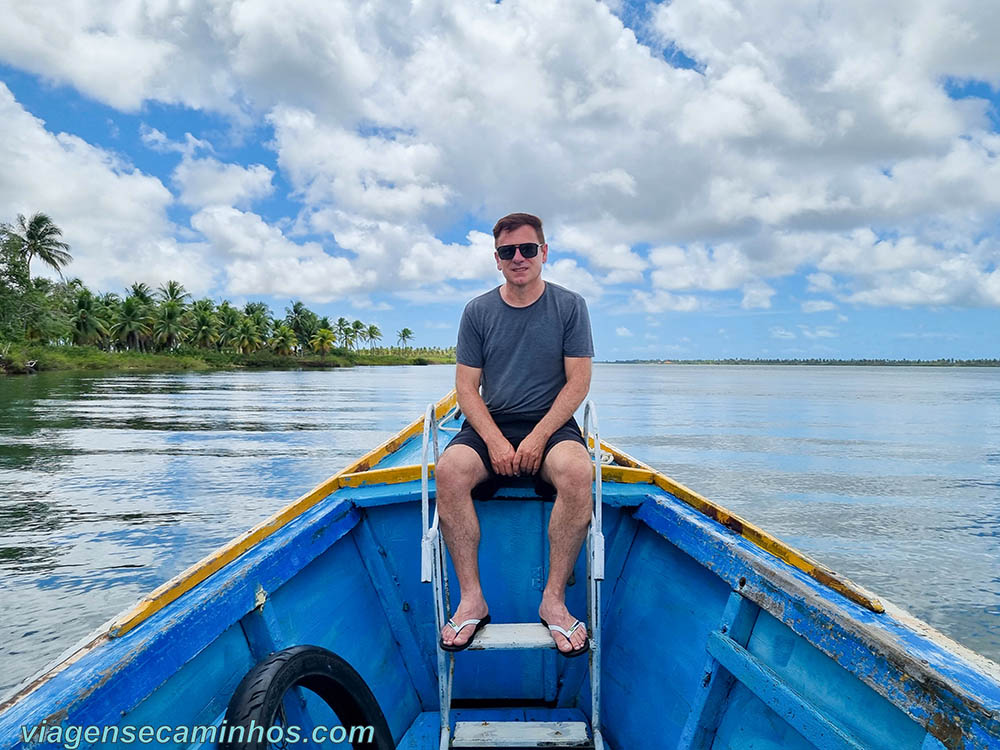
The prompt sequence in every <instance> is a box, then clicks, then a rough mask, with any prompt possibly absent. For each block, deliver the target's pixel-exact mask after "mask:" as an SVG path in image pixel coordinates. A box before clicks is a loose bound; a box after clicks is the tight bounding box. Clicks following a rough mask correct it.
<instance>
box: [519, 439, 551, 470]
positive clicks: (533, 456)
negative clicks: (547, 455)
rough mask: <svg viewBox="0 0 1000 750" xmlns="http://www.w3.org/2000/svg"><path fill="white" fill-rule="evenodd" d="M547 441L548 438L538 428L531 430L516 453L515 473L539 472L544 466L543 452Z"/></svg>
mask: <svg viewBox="0 0 1000 750" xmlns="http://www.w3.org/2000/svg"><path fill="white" fill-rule="evenodd" d="M547 442H548V438H547V437H545V436H544V435H542V434H540V433H539V432H538V431H537V430H532V431H531V432H529V433H528V436H527V437H526V438H525V439H524V440H522V441H521V444H520V445H519V446H518V447H517V453H516V454H514V473H515V474H535V473H537V472H538V470H539V469H540V468H541V467H542V453H543V452H544V451H545V444H546V443H547Z"/></svg>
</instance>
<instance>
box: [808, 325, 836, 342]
mask: <svg viewBox="0 0 1000 750" xmlns="http://www.w3.org/2000/svg"><path fill="white" fill-rule="evenodd" d="M799 331H801V332H802V335H803V336H805V337H806V338H807V339H831V338H835V337H836V335H837V332H836V330H835V329H833V328H831V327H830V326H816V327H815V328H810V327H809V326H803V325H800V326H799Z"/></svg>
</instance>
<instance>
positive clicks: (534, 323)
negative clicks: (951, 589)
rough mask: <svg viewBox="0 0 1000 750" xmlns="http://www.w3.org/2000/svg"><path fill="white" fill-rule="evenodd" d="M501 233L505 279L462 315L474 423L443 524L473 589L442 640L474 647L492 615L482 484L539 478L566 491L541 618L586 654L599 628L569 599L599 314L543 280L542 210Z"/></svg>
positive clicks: (452, 448) (442, 504)
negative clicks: (584, 406)
mask: <svg viewBox="0 0 1000 750" xmlns="http://www.w3.org/2000/svg"><path fill="white" fill-rule="evenodd" d="M493 238H494V241H495V248H496V252H495V253H494V257H495V259H496V263H497V269H498V270H499V271H500V272H501V273H502V274H503V277H504V283H503V284H502V285H501V286H499V287H497V288H496V289H493V290H492V291H490V292H487V293H486V294H484V295H481V296H479V297H476V298H475V299H473V300H472V301H471V302H469V304H468V305H467V306H466V308H465V312H464V313H463V314H462V322H461V324H460V326H459V331H458V347H457V355H456V358H457V360H458V364H457V366H456V372H455V388H456V390H457V392H458V404H459V406H460V407H461V409H462V413H463V414H464V415H465V420H466V421H465V425H464V426H463V428H462V430H461V431H460V432H459V433H458V434H457V435H456V436H455V437H454V438H453V439H452V441H451V443H450V444H449V445H448V447H447V449H446V450H445V451H444V453H443V454H442V455H441V457H440V459H439V461H438V464H437V467H436V470H435V476H436V482H437V507H438V513H439V516H440V521H441V531H442V533H443V534H444V539H445V542H446V543H447V545H448V550H449V551H450V553H451V558H452V562H453V563H454V565H455V572H456V573H457V575H458V583H459V586H460V587H461V601H460V602H459V605H458V608H457V609H456V610H455V612H454V615H453V616H452V619H451V621H449V623H448V624H447V625H445V627H444V629H443V630H442V631H441V646H442V648H444V649H446V650H449V651H459V650H462V649H463V648H465V647H466V646H467V645H468V644H469V641H470V640H471V639H472V637H473V636H474V635H475V633H476V631H478V630H479V629H480V628H481V627H483V626H484V625H485V624H486V623H487V622H489V607H488V605H487V603H486V599H485V597H484V595H483V591H482V588H481V587H480V582H479V560H478V551H479V537H480V533H479V519H478V517H477V516H476V510H475V507H474V506H473V503H472V497H471V492H472V488H473V487H475V486H476V485H477V484H479V483H480V482H482V481H484V480H486V479H488V478H491V477H494V476H498V475H499V476H518V475H527V474H532V475H534V474H538V475H539V476H540V477H541V478H542V479H543V480H545V481H546V482H548V483H549V484H551V485H552V486H553V487H555V489H556V499H555V503H554V505H553V508H552V515H551V518H550V521H549V577H548V581H547V582H546V584H545V589H544V591H543V592H542V601H541V604H540V606H539V607H538V616H539V618H540V619H541V621H542V623H543V624H544V625H547V626H548V627H549V630H550V631H551V633H552V637H553V639H554V640H555V642H556V646H557V647H558V649H559V651H560V652H561V653H562V654H564V655H566V656H577V655H579V654H582V653H584V652H585V651H586V650H587V646H588V640H587V628H586V625H584V624H583V623H581V622H579V621H578V620H577V619H576V618H575V617H573V616H572V615H571V614H570V613H569V611H568V610H567V609H566V602H565V597H566V582H567V581H568V580H569V576H570V574H571V573H572V570H573V564H574V562H575V561H576V558H577V556H578V554H579V552H580V546H581V545H582V543H583V540H584V538H585V537H586V534H587V525H588V524H589V523H590V516H591V510H592V501H591V481H592V476H593V472H592V464H591V462H590V456H589V454H588V452H587V448H586V443H585V442H584V440H583V438H582V436H581V434H580V427H579V425H578V424H577V423H576V420H574V419H573V412H575V411H576V409H577V407H579V406H580V404H581V403H582V402H583V399H584V397H585V396H586V395H587V391H588V390H589V389H590V365H591V358H592V357H593V356H594V345H593V341H592V339H591V333H590V318H589V316H588V313H587V305H586V303H585V302H584V300H583V297H581V296H580V295H579V294H576V293H575V292H571V291H569V290H567V289H564V288H563V287H561V286H557V285H556V284H552V283H548V282H545V281H543V280H542V276H541V273H542V265H543V264H544V263H545V261H546V259H547V258H548V250H549V249H548V245H546V244H545V236H544V234H543V232H542V222H541V220H540V219H539V218H538V217H536V216H532V215H531V214H523V213H516V214H510V215H509V216H505V217H504V218H502V219H500V221H498V222H497V224H496V226H495V227H493ZM480 384H482V390H483V392H482V395H480V393H479V387H480Z"/></svg>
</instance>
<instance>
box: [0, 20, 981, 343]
mask: <svg viewBox="0 0 1000 750" xmlns="http://www.w3.org/2000/svg"><path fill="white" fill-rule="evenodd" d="M991 6H992V3H984V2H979V1H978V0H964V1H963V0H934V1H933V2H928V1H926V0H883V1H882V2H878V3H872V2H870V1H869V0H838V1H837V2H830V1H829V0H756V1H755V2H753V3H749V2H735V0H674V2H670V3H667V2H664V3H660V4H657V3H652V2H651V3H647V4H644V3H626V2H621V0H607V1H606V2H596V1H595V0H503V2H500V3H494V2H488V1H486V0H459V1H457V2H456V0H418V1H414V2H398V1H397V2H392V1H391V0H367V1H366V2H348V1H346V0H145V1H143V0H121V1H119V2H115V1H113V0H103V1H101V0H33V1H32V2H30V3H27V2H21V1H20V0H0V17H2V18H3V23H2V24H0V162H2V167H3V168H2V169H0V212H2V215H0V221H12V220H13V219H14V217H15V216H16V214H18V213H25V214H28V213H32V212H34V211H45V212H47V213H49V214H50V215H51V216H52V217H53V219H54V220H55V221H56V223H57V224H59V225H60V226H61V227H62V228H63V229H64V232H65V235H66V237H65V239H66V240H67V241H68V242H70V244H71V245H72V252H73V255H74V257H75V260H74V262H73V264H72V265H71V266H70V268H69V272H70V273H71V274H73V275H77V276H79V277H80V278H82V279H83V280H84V281H85V282H86V283H87V284H88V285H89V286H91V287H92V288H95V289H99V290H102V291H118V292H121V291H122V290H123V289H124V287H125V286H127V285H128V284H130V283H132V282H133V281H139V280H141V281H145V282H146V283H148V284H150V285H153V286H156V285H159V284H160V283H162V282H164V281H166V280H167V279H177V280H179V281H181V282H182V283H184V284H185V285H186V286H187V288H188V289H189V290H190V291H192V292H193V293H195V294H196V295H209V296H212V297H215V298H216V299H221V298H223V297H225V298H229V299H231V300H233V301H237V302H242V301H246V300H250V299H255V300H256V299H261V300H264V301H266V302H268V303H269V304H270V305H271V307H272V309H273V310H274V311H275V312H276V313H281V312H282V311H283V309H284V307H285V306H287V305H288V304H289V302H290V300H293V299H301V300H303V301H305V302H306V303H307V304H309V306H310V307H312V308H313V309H314V310H317V311H318V312H320V313H322V314H329V315H333V316H340V315H345V316H347V317H349V318H354V317H358V318H361V319H362V320H364V321H365V322H374V323H378V324H379V325H380V326H381V327H382V329H383V331H384V332H390V331H395V330H397V329H398V328H400V327H402V326H404V325H406V326H409V327H410V328H412V329H413V330H415V331H416V333H417V337H416V342H415V343H416V344H418V345H419V344H423V345H440V346H448V345H451V344H453V343H454V339H455V335H456V322H457V319H458V316H459V315H460V313H461V309H462V306H463V305H464V303H465V301H466V300H467V299H469V298H470V297H471V296H474V295H475V294H478V293H480V292H483V291H486V290H487V289H489V288H491V287H492V286H495V285H496V284H497V283H499V281H500V277H499V274H498V272H497V270H496V266H495V264H494V262H493V259H492V252H491V251H492V236H491V234H490V230H491V228H492V226H493V223H494V222H495V220H496V219H497V218H498V217H499V216H501V215H503V214H505V213H508V212H510V211H530V212H533V213H537V214H539V215H540V216H542V218H543V219H544V221H545V226H546V233H547V239H548V240H549V244H550V255H549V263H548V265H547V266H546V268H545V272H544V275H545V277H546V278H548V279H550V280H552V281H555V282H556V283H560V284H563V285H564V286H567V287H570V288H572V289H575V290H577V291H579V292H581V293H582V294H584V295H585V297H586V298H587V300H588V303H589V305H590V311H591V317H592V320H593V325H594V336H595V343H596V346H597V357H598V359H608V360H614V359H626V358H698V357H729V356H734V357H912V358H928V357H938V356H945V357H997V356H1000V354H998V352H1000V333H998V329H1000V263H998V261H1000V94H998V89H1000V46H998V45H997V44H996V39H997V38H1000V14H998V13H996V12H995V9H994V8H992V7H991ZM35 270H36V271H40V270H41V269H35Z"/></svg>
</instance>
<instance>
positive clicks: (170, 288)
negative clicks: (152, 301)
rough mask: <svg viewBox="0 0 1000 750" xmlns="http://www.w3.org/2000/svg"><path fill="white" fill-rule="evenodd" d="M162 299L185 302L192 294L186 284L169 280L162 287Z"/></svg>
mask: <svg viewBox="0 0 1000 750" xmlns="http://www.w3.org/2000/svg"><path fill="white" fill-rule="evenodd" d="M159 291H160V299H162V300H163V301H164V302H179V303H180V304H181V305H183V304H184V300H185V299H187V298H188V297H190V296H191V295H190V294H188V293H187V290H186V289H185V288H184V285H183V284H182V283H180V282H179V281H168V282H167V283H166V284H164V285H163V286H161V287H160V290H159Z"/></svg>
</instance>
